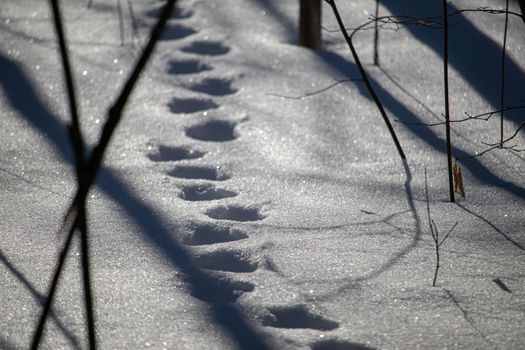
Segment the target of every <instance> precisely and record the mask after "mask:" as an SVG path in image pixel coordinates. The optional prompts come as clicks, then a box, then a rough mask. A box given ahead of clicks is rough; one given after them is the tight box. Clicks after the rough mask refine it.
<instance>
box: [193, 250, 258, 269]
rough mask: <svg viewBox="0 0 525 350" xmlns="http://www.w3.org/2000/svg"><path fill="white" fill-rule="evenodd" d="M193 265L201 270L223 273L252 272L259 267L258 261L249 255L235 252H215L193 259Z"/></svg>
mask: <svg viewBox="0 0 525 350" xmlns="http://www.w3.org/2000/svg"><path fill="white" fill-rule="evenodd" d="M195 263H196V264H197V266H199V267H200V268H202V269H207V270H217V271H225V272H253V271H255V270H257V268H258V267H259V263H258V261H256V260H254V259H253V258H252V257H251V256H250V254H248V253H247V252H243V251H236V250H216V251H213V252H208V253H204V254H202V255H198V256H196V257H195Z"/></svg>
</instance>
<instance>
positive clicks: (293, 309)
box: [263, 305, 339, 331]
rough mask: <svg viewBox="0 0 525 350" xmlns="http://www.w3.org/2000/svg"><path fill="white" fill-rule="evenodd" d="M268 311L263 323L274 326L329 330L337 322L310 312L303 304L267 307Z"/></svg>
mask: <svg viewBox="0 0 525 350" xmlns="http://www.w3.org/2000/svg"><path fill="white" fill-rule="evenodd" d="M268 311H269V312H270V314H269V315H266V316H265V317H264V318H263V325H264V326H268V327H275V328H294V329H297V328H303V329H316V330H320V331H331V330H334V329H336V328H338V327H339V323H337V322H335V321H331V320H329V319H327V318H324V317H323V316H320V315H317V314H314V313H312V312H311V311H310V310H308V309H307V308H306V306H304V305H296V306H283V307H272V308H268Z"/></svg>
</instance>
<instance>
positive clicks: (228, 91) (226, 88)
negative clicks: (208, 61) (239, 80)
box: [189, 78, 237, 96]
mask: <svg viewBox="0 0 525 350" xmlns="http://www.w3.org/2000/svg"><path fill="white" fill-rule="evenodd" d="M189 88H190V89H191V90H193V91H195V92H202V93H205V94H208V95H213V96H226V95H232V94H234V93H236V92H237V89H235V88H233V87H232V80H229V79H222V78H205V79H203V80H201V81H199V82H196V83H193V84H191V85H189Z"/></svg>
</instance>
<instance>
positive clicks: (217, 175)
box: [168, 165, 231, 181]
mask: <svg viewBox="0 0 525 350" xmlns="http://www.w3.org/2000/svg"><path fill="white" fill-rule="evenodd" d="M168 175H170V176H173V177H178V178H181V179H200V180H212V181H224V180H228V179H229V178H230V177H231V175H230V174H229V173H228V172H227V171H226V170H225V169H223V168H221V167H218V166H217V167H208V166H194V165H179V166H177V167H175V168H173V169H172V170H171V171H169V172H168Z"/></svg>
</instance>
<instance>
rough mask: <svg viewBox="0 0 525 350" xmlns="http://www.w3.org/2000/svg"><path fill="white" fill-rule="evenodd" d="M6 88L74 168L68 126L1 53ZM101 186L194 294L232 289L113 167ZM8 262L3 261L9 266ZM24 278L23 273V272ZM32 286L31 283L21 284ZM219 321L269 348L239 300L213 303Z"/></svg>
mask: <svg viewBox="0 0 525 350" xmlns="http://www.w3.org/2000/svg"><path fill="white" fill-rule="evenodd" d="M0 86H1V87H2V88H3V91H4V93H5V95H6V97H7V101H8V103H9V104H10V105H11V106H12V107H13V108H14V109H16V110H17V111H18V112H19V115H20V116H21V117H23V118H24V120H26V121H27V122H28V123H30V124H31V126H32V127H33V128H34V129H36V130H38V131H39V132H41V133H42V134H43V135H44V136H45V137H46V139H47V141H48V143H49V144H50V145H52V146H53V147H54V148H55V150H56V152H57V153H58V155H59V156H60V157H61V158H62V159H63V160H64V161H65V162H67V163H69V164H71V166H73V156H72V155H73V152H72V150H71V146H70V144H69V141H68V138H67V134H66V132H65V129H64V126H63V125H62V124H61V122H59V121H58V120H57V118H56V117H55V116H54V115H53V114H52V113H51V112H50V111H49V110H48V109H47V107H46V106H45V104H44V102H43V101H42V100H41V99H40V97H39V96H38V93H37V92H36V91H35V87H34V85H33V84H32V83H31V81H30V80H29V78H28V77H27V76H26V75H25V73H24V72H23V71H22V70H21V69H20V67H19V66H18V64H17V63H15V62H13V61H11V60H9V59H8V58H6V57H5V56H3V55H1V54H0ZM96 185H97V186H98V187H99V188H100V189H101V190H102V191H103V192H104V193H105V195H107V196H108V197H111V198H112V199H114V200H116V201H117V203H118V204H119V206H120V207H121V209H122V210H123V212H124V213H125V214H126V215H127V216H128V217H129V218H130V219H131V220H132V221H133V222H134V223H135V224H136V225H137V226H138V227H140V228H141V232H143V234H144V236H143V237H142V238H143V239H144V240H146V241H148V242H150V243H151V244H152V245H153V246H154V247H156V248H157V249H158V251H160V252H161V253H162V254H163V256H164V257H165V259H166V261H167V262H169V263H170V264H171V265H172V266H173V268H175V269H177V270H180V271H182V272H183V273H184V274H185V275H186V277H187V280H186V282H188V284H189V285H190V289H191V292H192V294H194V295H206V293H210V291H212V292H216V293H221V292H224V293H226V292H227V291H221V288H227V287H225V286H224V285H221V284H220V283H218V282H217V280H216V279H215V278H214V277H213V276H211V275H210V274H208V273H206V272H205V271H203V270H201V269H199V268H198V267H196V266H195V265H194V263H193V261H192V259H191V257H190V255H189V253H188V252H187V251H186V250H185V249H184V247H183V246H182V245H181V244H180V243H179V242H178V241H176V240H175V239H173V238H172V235H173V232H169V231H168V230H167V229H166V227H169V225H168V222H169V220H168V219H166V218H165V217H163V216H162V215H161V214H159V211H158V210H156V209H155V208H152V207H151V206H149V205H148V204H146V203H145V202H144V201H143V200H142V199H141V198H140V196H139V195H137V194H135V193H134V191H133V189H132V188H131V187H130V186H129V185H128V184H126V183H125V181H123V180H122V179H121V178H120V177H119V176H118V174H117V173H116V172H114V171H113V170H111V169H109V168H107V167H102V168H101V170H100V174H99V176H98V178H97V183H96ZM6 261H7V260H5V259H3V260H2V262H3V263H4V264H5V263H6ZM18 276H21V274H20V273H18ZM21 283H22V284H24V285H25V286H26V288H28V289H29V291H31V290H33V288H31V287H30V284H29V282H27V283H24V282H23V281H22V282H21ZM208 305H209V308H210V310H211V312H212V315H213V317H214V320H215V322H216V324H217V325H219V326H220V327H222V328H223V329H224V330H225V331H226V332H227V334H228V335H229V336H230V337H231V339H233V340H234V341H236V343H237V344H238V346H239V348H242V349H268V348H270V347H269V345H268V344H267V342H266V340H265V339H264V338H263V336H262V335H261V334H259V333H258V332H257V331H256V330H255V329H254V328H253V327H252V325H250V324H249V323H248V321H247V320H246V319H245V316H244V315H243V312H242V311H241V310H240V309H239V308H238V307H237V306H236V305H235V304H233V303H232V304H227V303H212V302H210V303H208Z"/></svg>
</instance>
